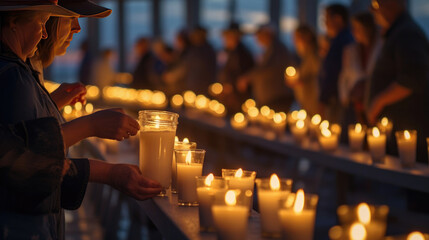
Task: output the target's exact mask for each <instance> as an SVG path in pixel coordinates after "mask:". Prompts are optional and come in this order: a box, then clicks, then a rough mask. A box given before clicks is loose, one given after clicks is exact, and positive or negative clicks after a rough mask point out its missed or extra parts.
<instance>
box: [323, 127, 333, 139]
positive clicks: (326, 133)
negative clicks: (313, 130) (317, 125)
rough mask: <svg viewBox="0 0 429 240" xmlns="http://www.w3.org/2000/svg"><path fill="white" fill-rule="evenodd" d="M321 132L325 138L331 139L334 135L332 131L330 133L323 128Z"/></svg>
mask: <svg viewBox="0 0 429 240" xmlns="http://www.w3.org/2000/svg"><path fill="white" fill-rule="evenodd" d="M321 132H322V135H323V136H324V137H330V136H331V135H332V133H331V131H329V129H327V128H323V129H322V130H321Z"/></svg>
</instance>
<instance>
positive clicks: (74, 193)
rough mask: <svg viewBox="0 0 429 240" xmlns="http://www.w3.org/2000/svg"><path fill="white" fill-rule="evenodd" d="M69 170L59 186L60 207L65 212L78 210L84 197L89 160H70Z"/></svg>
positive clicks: (87, 179)
mask: <svg viewBox="0 0 429 240" xmlns="http://www.w3.org/2000/svg"><path fill="white" fill-rule="evenodd" d="M71 160H72V162H71V165H70V170H69V171H68V172H67V174H66V175H65V176H64V178H63V182H62V185H61V207H62V208H64V209H67V210H75V209H78V208H79V207H80V205H81V203H82V200H83V197H84V196H85V191H86V186H87V185H88V181H89V171H90V169H89V160H88V159H86V158H82V159H71Z"/></svg>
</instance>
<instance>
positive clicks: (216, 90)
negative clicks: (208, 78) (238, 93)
mask: <svg viewBox="0 0 429 240" xmlns="http://www.w3.org/2000/svg"><path fill="white" fill-rule="evenodd" d="M210 91H211V92H212V93H213V95H219V94H221V93H222V91H223V86H222V84H220V83H213V84H212V85H210Z"/></svg>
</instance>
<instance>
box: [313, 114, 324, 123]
mask: <svg viewBox="0 0 429 240" xmlns="http://www.w3.org/2000/svg"><path fill="white" fill-rule="evenodd" d="M321 121H322V117H321V116H320V115H319V114H316V115H314V116H313V117H312V118H311V123H312V124H313V125H319V124H320V122H321Z"/></svg>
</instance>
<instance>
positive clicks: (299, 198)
mask: <svg viewBox="0 0 429 240" xmlns="http://www.w3.org/2000/svg"><path fill="white" fill-rule="evenodd" d="M303 209H304V190H302V189H299V190H298V192H297V193H296V198H295V203H294V204H293V211H294V212H295V213H301V212H302V210H303Z"/></svg>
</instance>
